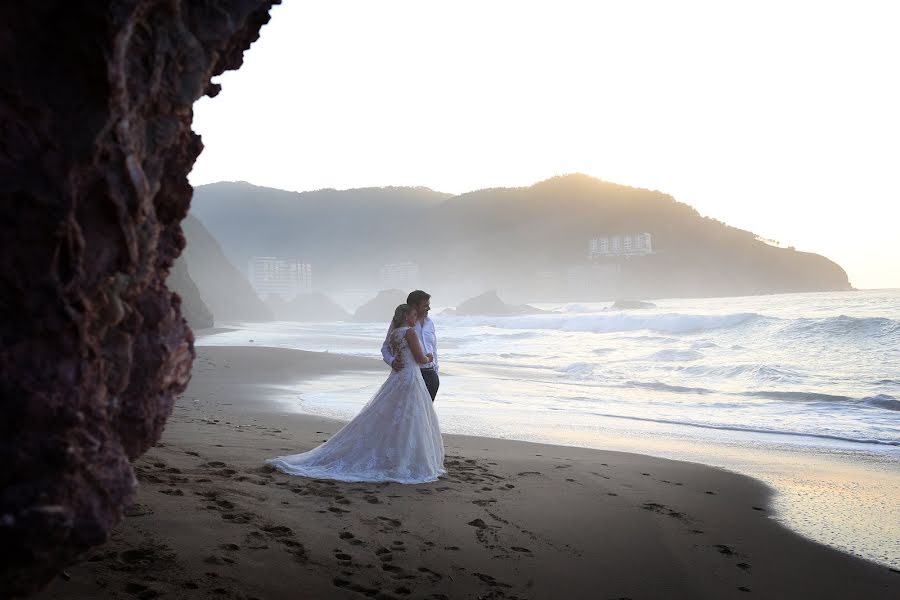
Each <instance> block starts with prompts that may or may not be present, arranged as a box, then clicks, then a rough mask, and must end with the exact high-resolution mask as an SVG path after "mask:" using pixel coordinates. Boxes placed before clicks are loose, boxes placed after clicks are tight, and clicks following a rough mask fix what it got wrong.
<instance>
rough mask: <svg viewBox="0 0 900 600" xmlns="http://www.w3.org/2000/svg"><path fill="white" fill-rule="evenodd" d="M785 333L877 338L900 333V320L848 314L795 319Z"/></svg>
mask: <svg viewBox="0 0 900 600" xmlns="http://www.w3.org/2000/svg"><path fill="white" fill-rule="evenodd" d="M785 333H789V334H798V335H802V336H809V335H825V336H829V337H842V336H857V335H865V336H869V337H876V338H877V337H886V336H891V335H895V334H900V321H896V320H894V319H888V318H886V317H848V316H846V315H840V316H837V317H826V318H824V319H809V318H803V319H793V320H791V321H790V322H789V323H788V324H787V327H786V330H785Z"/></svg>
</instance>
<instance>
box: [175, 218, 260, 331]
mask: <svg viewBox="0 0 900 600" xmlns="http://www.w3.org/2000/svg"><path fill="white" fill-rule="evenodd" d="M181 225H182V227H183V228H184V236H185V238H186V239H187V247H186V248H185V249H184V254H183V255H182V256H183V258H184V260H185V262H186V263H187V266H188V270H189V271H190V273H191V279H193V280H194V282H195V283H196V284H197V289H198V291H199V292H200V298H202V299H203V302H204V303H206V305H207V306H208V307H209V309H210V310H211V311H212V314H213V318H214V319H215V321H216V322H218V323H222V322H223V321H270V320H271V319H272V309H270V308H269V307H268V306H266V305H265V303H263V301H262V300H260V298H259V296H258V295H257V294H256V290H254V289H253V286H252V285H250V282H249V281H248V280H247V278H246V277H245V276H244V274H243V273H241V272H240V271H239V270H238V268H237V267H236V266H234V265H233V264H232V263H231V261H229V260H228V259H227V258H226V257H225V254H224V253H223V252H222V247H221V246H220V245H219V242H218V241H217V240H216V238H214V237H213V236H212V234H210V233H209V231H207V229H206V227H204V225H203V223H201V222H200V220H199V219H197V218H196V217H194V216H193V215H188V216H187V218H186V219H185V220H184V221H183V222H182V224H181Z"/></svg>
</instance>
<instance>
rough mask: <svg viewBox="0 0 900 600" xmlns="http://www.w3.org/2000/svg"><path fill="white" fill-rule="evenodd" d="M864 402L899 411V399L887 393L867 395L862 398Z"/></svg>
mask: <svg viewBox="0 0 900 600" xmlns="http://www.w3.org/2000/svg"><path fill="white" fill-rule="evenodd" d="M862 401H863V403H864V404H868V405H869V406H877V407H878V408H886V409H887V410H897V411H900V400H898V399H897V398H895V397H893V396H890V395H888V394H878V395H877V396H867V397H866V398H863V399H862Z"/></svg>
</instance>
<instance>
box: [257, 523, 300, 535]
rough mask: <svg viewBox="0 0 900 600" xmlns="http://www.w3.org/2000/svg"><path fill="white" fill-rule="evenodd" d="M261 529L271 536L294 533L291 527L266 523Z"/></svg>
mask: <svg viewBox="0 0 900 600" xmlns="http://www.w3.org/2000/svg"><path fill="white" fill-rule="evenodd" d="M261 529H262V530H263V531H265V532H266V533H268V534H269V535H271V536H273V537H285V536H288V535H293V534H294V530H293V529H291V528H290V527H285V526H284V525H267V526H265V527H262V528H261Z"/></svg>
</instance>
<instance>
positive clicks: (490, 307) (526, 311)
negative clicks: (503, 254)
mask: <svg viewBox="0 0 900 600" xmlns="http://www.w3.org/2000/svg"><path fill="white" fill-rule="evenodd" d="M546 312H549V311H546V310H542V309H540V308H535V307H533V306H529V305H528V304H520V305H516V304H507V303H506V302H504V301H503V300H501V299H500V296H498V295H497V292H496V291H490V292H485V293H483V294H481V295H480V296H475V297H474V298H469V299H468V300H466V301H465V302H463V303H462V304H460V305H459V306H457V307H456V308H455V309H454V308H448V309H447V310H445V311H444V312H443V313H442V314H447V315H456V316H460V317H467V316H487V317H512V316H515V315H534V314H540V313H546Z"/></svg>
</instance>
